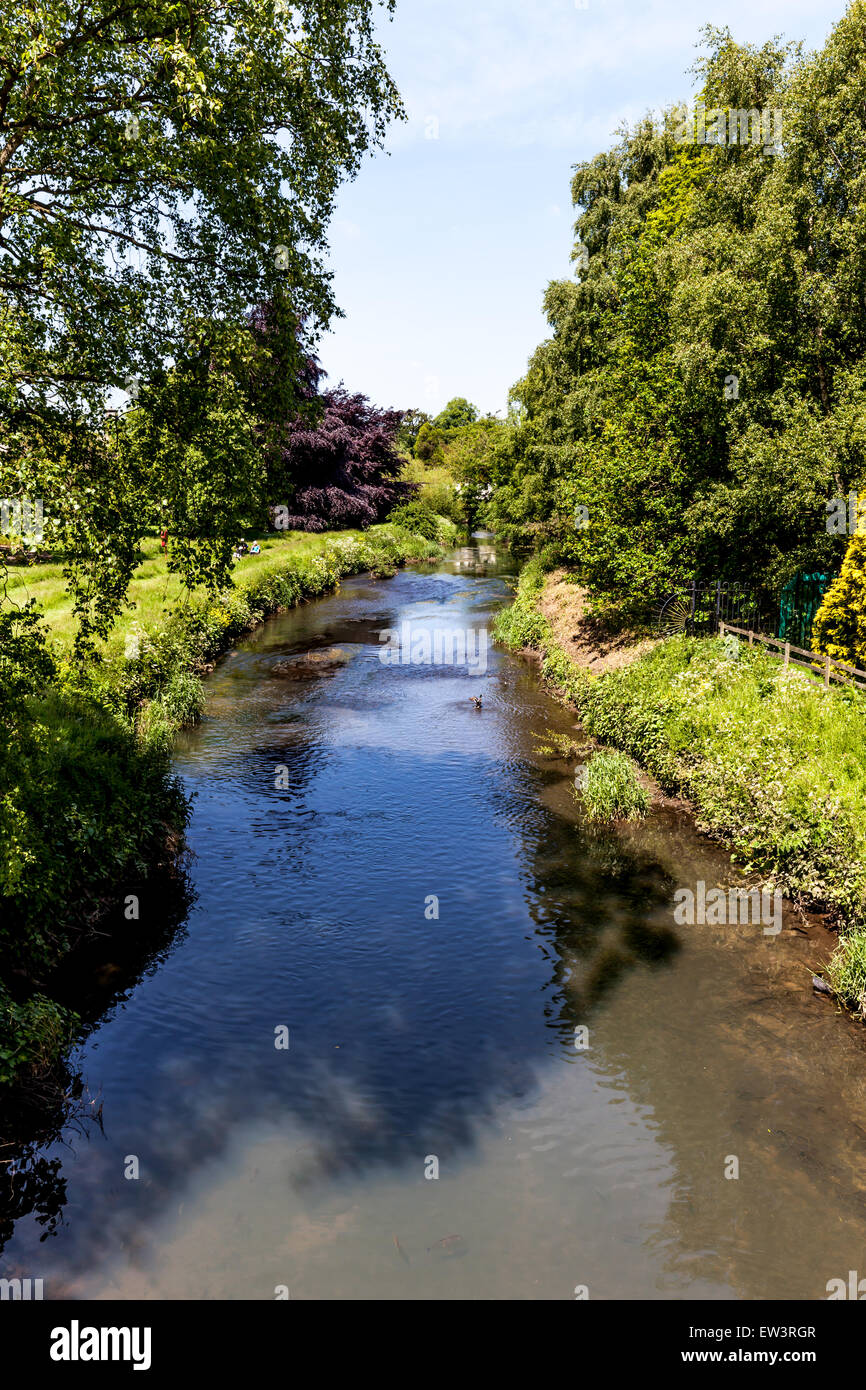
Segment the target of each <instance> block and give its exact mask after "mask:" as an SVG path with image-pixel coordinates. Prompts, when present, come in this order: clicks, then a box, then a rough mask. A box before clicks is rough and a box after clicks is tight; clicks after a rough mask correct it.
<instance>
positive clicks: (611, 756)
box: [575, 751, 650, 821]
mask: <svg viewBox="0 0 866 1390" xmlns="http://www.w3.org/2000/svg"><path fill="white" fill-rule="evenodd" d="M575 795H577V796H579V797H582V799H583V804H584V806H585V807H586V813H587V816H588V818H589V820H592V821H614V820H640V819H641V817H642V816H645V815H646V813H647V808H648V807H649V804H650V795H649V792H648V791H646V790H645V788H644V787H642V786H641V784H640V781H639V780H638V773H637V768H636V767H635V765H634V763H633V762H632V760H631V758H629V757H627V756H626V754H625V753H620V752H617V751H612V752H603V753H596V754H595V755H594V757H592V758H591V759H590V760H589V762H588V763H587V764H586V765H585V766H584V769H583V781H582V785H581V788H580V791H578V789H577V788H575Z"/></svg>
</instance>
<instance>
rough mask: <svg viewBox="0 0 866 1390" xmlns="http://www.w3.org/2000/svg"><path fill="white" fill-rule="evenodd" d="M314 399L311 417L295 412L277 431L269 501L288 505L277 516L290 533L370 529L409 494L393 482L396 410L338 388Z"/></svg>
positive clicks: (409, 487) (410, 488)
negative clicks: (315, 405)
mask: <svg viewBox="0 0 866 1390" xmlns="http://www.w3.org/2000/svg"><path fill="white" fill-rule="evenodd" d="M318 403H319V407H320V411H321V413H320V415H319V418H318V420H310V419H308V418H304V417H303V416H299V417H298V418H296V419H294V420H291V421H289V422H288V423H287V424H284V425H283V426H282V428H281V429H280V431H279V445H278V446H277V448H276V449H275V450H274V451H273V452H272V455H271V457H272V460H273V463H272V467H271V469H270V489H269V490H270V493H271V505H272V506H274V507H276V506H285V507H287V508H288V517H287V518H286V515H285V513H281V514H280V520H281V523H282V524H283V525H285V526H286V527H287V528H288V529H290V530H293V531H331V530H333V531H337V530H341V529H344V528H347V527H360V528H366V527H367V526H371V525H373V523H374V522H377V521H381V520H382V519H383V518H384V517H385V516H386V515H387V513H388V512H389V511H390V510H391V508H392V507H393V506H395V505H396V504H397V503H398V502H402V501H405V500H406V499H407V498H408V497H410V496H411V495H412V494H413V493H414V491H415V486H414V484H412V483H403V482H400V481H399V473H400V469H401V467H402V460H401V458H400V455H399V454H398V452H397V450H396V448H395V437H396V435H397V431H398V430H399V428H400V424H401V421H402V419H403V411H400V410H380V409H379V408H378V407H376V406H374V405H371V404H370V402H369V401H368V400H367V397H366V396H362V395H360V394H358V393H351V392H349V391H347V390H346V389H345V387H343V386H342V385H341V386H337V387H335V388H334V389H332V390H330V391H322V392H319V394H318ZM274 453H275V454H276V457H275V458H274ZM281 490H282V491H283V494H284V495H283V496H282V497H280V496H277V493H278V492H279V491H281Z"/></svg>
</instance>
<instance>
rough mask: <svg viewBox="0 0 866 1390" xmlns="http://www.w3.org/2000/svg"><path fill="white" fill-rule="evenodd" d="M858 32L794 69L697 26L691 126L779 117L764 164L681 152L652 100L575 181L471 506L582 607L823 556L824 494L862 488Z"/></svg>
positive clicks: (670, 114) (833, 545)
mask: <svg viewBox="0 0 866 1390" xmlns="http://www.w3.org/2000/svg"><path fill="white" fill-rule="evenodd" d="M864 20H866V4H864V0H854V3H852V4H850V5H849V8H848V10H847V12H846V14H845V16H844V17H843V19H842V20H841V21H840V22H839V24H838V25H837V26H836V28H835V30H834V31H833V32H832V33H831V35H830V38H829V39H828V41H827V44H826V46H825V48H824V50H822V51H821V52H820V53H819V54H817V55H816V56H815V57H814V58H809V59H808V60H806V59H803V58H802V57H801V55H800V54H799V53H798V51H797V49H796V47H795V46H787V47H783V46H781V45H779V44H778V43H776V42H770V43H767V44H764V45H762V46H742V45H738V44H736V43H735V42H734V40H733V38H732V37H731V35H730V33H729V32H728V31H727V30H721V29H713V28H707V29H706V30H705V38H706V41H707V52H706V55H705V56H704V57H703V58H702V60H701V62H700V63H699V65H698V72H699V76H700V79H701V82H702V93H701V95H702V98H703V100H704V102H705V105H706V108H707V110H710V109H718V108H721V109H722V110H725V111H745V112H748V111H750V110H752V109H758V110H762V109H764V108H776V107H778V108H781V110H782V112H783V122H782V154H781V155H772V154H766V153H765V151H764V149H763V147H762V146H761V145H758V146H756V145H754V144H752V143H749V144H745V143H742V142H741V141H740V140H736V139H734V140H732V139H729V141H728V143H727V144H700V145H697V144H695V145H683V144H682V143H680V141H679V139H678V130H679V129H680V128H681V124H682V115H681V111H680V110H678V109H677V108H672V109H670V110H668V111H667V112H666V113H665V115H664V117H663V119H662V122H661V124H660V125H659V124H656V123H655V122H654V121H652V120H651V119H649V118H647V119H646V120H644V121H643V122H641V123H640V124H639V125H638V126H637V127H636V128H635V129H633V130H623V131H622V132H621V133H620V139H619V142H618V143H617V145H616V146H615V147H614V148H613V149H611V150H609V151H606V152H604V153H603V154H600V155H598V156H596V157H595V158H594V159H592V160H590V161H587V162H585V163H584V164H581V165H579V166H578V167H577V169H576V171H575V175H574V180H573V196H574V200H575V203H576V205H577V207H578V209H579V217H578V221H577V235H578V241H577V245H576V246H575V260H576V261H577V265H578V277H577V280H576V281H575V280H569V281H565V280H563V281H559V282H556V283H554V284H552V285H551V286H549V288H548V291H547V294H546V297H545V310H546V312H547V315H548V319H549V321H550V324H551V329H552V333H551V337H550V338H549V339H548V340H547V341H546V342H544V343H542V344H541V345H540V346H539V348H538V349H537V350H536V352H535V354H534V356H533V358H532V360H531V362H530V366H529V370H528V372H527V374H526V376H525V377H524V379H523V380H522V381H521V382H519V383H518V384H517V386H516V387H515V388H514V391H513V393H512V398H513V402H514V403H515V404H516V405H517V406H518V407H519V415H514V416H513V417H512V423H511V427H510V435H509V445H508V448H507V449H505V450H503V451H500V452H499V455H498V462H497V464H496V469H495V481H496V482H497V484H498V487H497V491H496V494H495V496H494V499H493V502H492V508H493V512H494V515H495V524H496V525H497V529H500V530H502V531H503V532H504V533H505V535H506V537H507V538H508V539H510V540H512V542H522V543H533V542H535V543H537V542H539V541H544V542H548V541H551V542H553V543H554V544H555V545H556V547H557V549H558V551H559V553H560V555H561V557H562V558H564V559H565V560H567V561H569V562H570V563H571V564H573V565H574V567H575V568H576V570H577V572H578V574H579V575H580V577H581V578H582V579H583V580H584V582H585V583H586V584H587V585H588V587H589V588H590V591H591V593H592V595H593V596H594V597H595V598H596V599H598V600H599V601H600V602H611V601H613V602H615V603H617V604H626V605H628V604H638V605H641V606H648V605H651V604H652V603H653V602H654V601H656V600H657V599H658V598H659V597H660V596H661V594H662V593H663V592H664V591H665V590H666V589H667V588H669V587H670V585H671V584H672V583H674V582H676V581H677V580H683V579H687V578H692V577H695V578H703V579H715V578H721V579H739V580H744V581H746V582H748V583H749V584H751V585H752V586H753V587H755V588H777V587H779V586H780V585H782V584H784V582H785V581H786V580H787V579H788V578H790V577H791V576H792V575H793V574H794V573H796V572H797V571H798V570H800V569H803V568H810V569H813V568H814V569H821V570H827V569H833V568H836V567H837V566H838V564H839V562H840V560H841V556H842V542H841V540H840V539H838V538H836V537H834V536H831V535H828V534H827V530H826V526H825V519H826V502H827V501H828V500H829V499H831V498H832V497H834V496H840V495H845V494H847V493H848V491H850V490H852V489H853V490H857V489H858V488H859V486H860V484H861V481H862V479H863V477H864V472H866V469H864V446H866V309H864V304H866V222H864V218H863V212H862V208H863V205H864V204H863V196H862V195H863V180H864V178H866V175H864V172H863V170H864V169H866V132H864V128H863V122H862V110H863V105H864V101H866V79H864V76H863V74H864V72H866V24H864ZM729 133H730V132H729ZM737 133H739V131H737ZM582 509H585V511H586V512H588V519H587V518H586V516H585V512H584V510H582Z"/></svg>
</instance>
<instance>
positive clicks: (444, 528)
mask: <svg viewBox="0 0 866 1390" xmlns="http://www.w3.org/2000/svg"><path fill="white" fill-rule="evenodd" d="M388 521H389V522H390V523H391V524H392V525H395V526H402V527H403V528H404V529H405V530H406V531H413V532H414V533H415V535H416V536H424V537H426V539H427V540H428V541H434V542H435V543H436V544H437V545H438V544H440V543H442V544H445V543H448V542H449V541H450V542H451V543H453V542H454V541H456V538H457V531H456V527H455V525H454V523H453V522H452V521H450V520H449V519H448V517H445V516H440V515H437V513H436V512H435V511H434V510H433V508H432V507H431V506H429V505H428V504H427V502H425V501H422V500H420V499H419V500H418V501H415V502H405V503H403V505H402V506H399V507H395V508H394V510H393V511H392V512H391V513H390V514H389V516H388Z"/></svg>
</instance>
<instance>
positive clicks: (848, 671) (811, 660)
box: [719, 622, 866, 690]
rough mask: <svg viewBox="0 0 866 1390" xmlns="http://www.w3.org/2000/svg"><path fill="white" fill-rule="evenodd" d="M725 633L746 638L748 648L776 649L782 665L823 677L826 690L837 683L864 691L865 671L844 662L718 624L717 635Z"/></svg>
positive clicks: (756, 633)
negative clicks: (799, 667)
mask: <svg viewBox="0 0 866 1390" xmlns="http://www.w3.org/2000/svg"><path fill="white" fill-rule="evenodd" d="M726 632H733V633H734V634H735V635H736V636H737V637H745V638H748V642H749V646H750V647H753V646H754V645H755V643H756V642H758V643H760V644H761V646H764V647H776V648H778V650H779V651H780V653H781V654H782V657H783V665H785V666H790V665H791V664H792V662H793V665H795V666H808V667H809V669H810V670H812V671H813V672H814V673H815V674H816V675H823V677H824V685H825V686H826V687H828V688H829V685H830V682H831V681H838V682H839V683H840V685H854V686H856V687H857V689H858V690H866V671H861V670H860V668H859V667H858V666H849V665H848V663H847V662H845V661H834V660H833V658H832V657H829V656H826V655H825V654H824V653H822V652H807V651H806V650H805V648H803V647H794V646H792V645H791V643H790V642H784V641H783V640H782V639H781V638H780V637H763V636H762V635H761V633H759V632H753V631H752V629H751V628H745V627H734V626H733V624H732V623H725V622H720V623H719V634H720V635H724V634H725V633H726ZM842 673H844V674H842Z"/></svg>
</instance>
